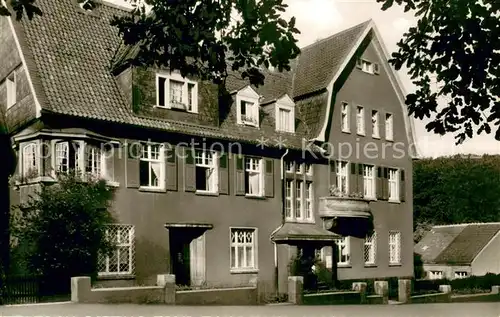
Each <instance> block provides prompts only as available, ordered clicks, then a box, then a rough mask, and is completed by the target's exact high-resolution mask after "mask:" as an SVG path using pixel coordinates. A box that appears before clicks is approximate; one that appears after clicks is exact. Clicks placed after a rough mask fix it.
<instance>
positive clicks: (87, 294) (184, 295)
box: [71, 274, 259, 305]
mask: <svg viewBox="0 0 500 317" xmlns="http://www.w3.org/2000/svg"><path fill="white" fill-rule="evenodd" d="M156 284H157V285H156V286H133V287H110V288H92V287H91V282H90V277H87V276H83V277H73V278H72V279H71V301H72V302H75V303H101V304H105V303H133V304H168V305H257V304H258V303H259V293H258V286H257V284H255V285H253V286H250V287H240V288H228V289H205V290H190V291H176V289H175V275H171V274H161V275H158V277H157V283H156Z"/></svg>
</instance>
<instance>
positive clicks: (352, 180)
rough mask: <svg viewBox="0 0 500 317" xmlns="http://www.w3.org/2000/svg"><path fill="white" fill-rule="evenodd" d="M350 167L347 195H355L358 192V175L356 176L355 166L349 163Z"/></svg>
mask: <svg viewBox="0 0 500 317" xmlns="http://www.w3.org/2000/svg"><path fill="white" fill-rule="evenodd" d="M350 165H351V175H349V181H348V185H349V193H350V194H355V193H357V192H358V174H357V164H356V163H350Z"/></svg>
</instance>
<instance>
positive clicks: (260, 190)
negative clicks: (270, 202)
mask: <svg viewBox="0 0 500 317" xmlns="http://www.w3.org/2000/svg"><path fill="white" fill-rule="evenodd" d="M262 165H263V160H262V158H257V157H245V194H246V195H249V196H264V177H263V166H262Z"/></svg>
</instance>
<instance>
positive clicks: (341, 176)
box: [335, 161, 356, 194]
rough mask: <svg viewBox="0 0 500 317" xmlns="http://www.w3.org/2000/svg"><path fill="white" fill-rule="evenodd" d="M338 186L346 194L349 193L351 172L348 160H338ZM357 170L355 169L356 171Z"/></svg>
mask: <svg viewBox="0 0 500 317" xmlns="http://www.w3.org/2000/svg"><path fill="white" fill-rule="evenodd" d="M335 165H336V169H337V170H336V172H337V173H336V174H337V188H338V189H339V190H340V191H341V192H342V193H344V194H348V193H349V172H348V170H347V167H348V165H349V163H348V162H343V161H336V164H335ZM355 172H356V171H354V173H355Z"/></svg>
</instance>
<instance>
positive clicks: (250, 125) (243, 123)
mask: <svg viewBox="0 0 500 317" xmlns="http://www.w3.org/2000/svg"><path fill="white" fill-rule="evenodd" d="M239 124H240V125H243V126H246V127H253V128H259V124H257V123H251V122H245V121H242V122H240V123H239Z"/></svg>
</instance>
